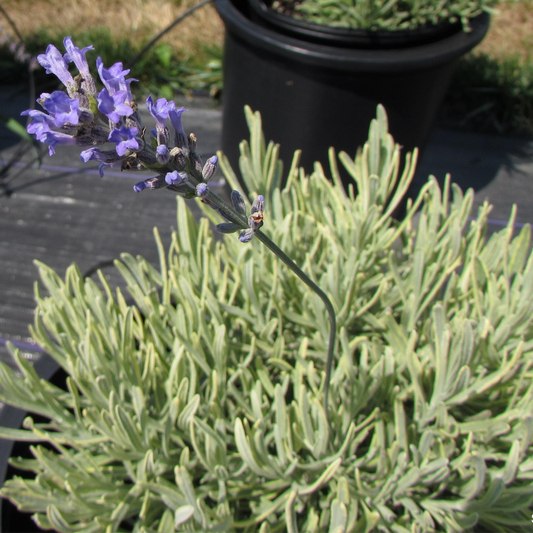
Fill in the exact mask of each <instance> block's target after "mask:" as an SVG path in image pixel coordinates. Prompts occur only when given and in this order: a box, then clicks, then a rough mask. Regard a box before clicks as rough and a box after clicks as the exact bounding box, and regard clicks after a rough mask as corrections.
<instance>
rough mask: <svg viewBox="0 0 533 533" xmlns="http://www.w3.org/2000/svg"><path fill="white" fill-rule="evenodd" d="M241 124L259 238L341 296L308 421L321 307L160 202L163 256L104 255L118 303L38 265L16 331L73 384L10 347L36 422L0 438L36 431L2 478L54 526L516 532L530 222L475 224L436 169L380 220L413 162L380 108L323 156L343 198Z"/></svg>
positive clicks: (525, 464)
mask: <svg viewBox="0 0 533 533" xmlns="http://www.w3.org/2000/svg"><path fill="white" fill-rule="evenodd" d="M247 119H248V122H249V125H250V128H251V140H250V143H247V142H243V143H242V144H241V152H242V157H241V165H240V166H241V172H242V174H243V177H244V181H245V184H246V186H247V188H248V189H249V192H250V197H252V198H253V197H255V196H256V194H257V193H259V192H261V193H263V194H264V195H265V205H266V206H269V209H268V211H266V212H265V217H267V222H268V223H267V227H268V230H269V231H270V232H271V233H272V238H273V240H274V241H277V242H279V243H280V244H281V245H282V247H283V248H284V249H285V250H286V251H287V253H288V254H289V255H290V256H291V257H294V258H295V260H296V261H297V262H299V263H300V264H303V265H305V270H306V271H307V273H308V274H309V275H310V276H311V277H313V278H314V279H316V280H317V282H319V283H320V286H321V287H323V288H324V289H325V290H326V292H327V293H328V294H329V295H330V296H331V298H332V301H333V303H334V305H335V307H336V309H337V315H338V325H339V339H340V341H339V345H338V351H337V355H338V357H337V359H336V361H335V367H334V368H335V370H334V373H333V378H332V388H331V390H332V394H331V397H330V403H329V412H328V414H327V416H326V413H325V412H324V411H323V407H322V397H321V391H322V388H323V374H324V362H325V353H326V344H327V334H328V329H327V318H326V315H325V312H324V310H323V306H322V305H321V302H320V300H319V299H318V298H317V297H316V296H315V295H314V294H313V293H311V292H310V291H309V290H308V289H306V287H305V286H304V285H303V284H301V283H300V282H299V281H298V280H297V279H295V277H294V276H292V275H291V273H290V272H288V271H287V270H286V269H285V268H283V265H282V264H281V263H280V262H279V260H278V259H277V258H276V257H275V256H273V255H272V254H270V253H269V252H268V251H267V250H265V248H264V247H263V246H262V245H261V243H258V242H255V240H254V241H252V244H251V245H250V246H246V247H243V246H242V244H241V243H239V242H238V241H237V240H236V239H234V238H232V236H231V235H230V236H228V237H225V238H224V240H223V241H215V240H214V239H213V237H212V233H211V231H210V230H209V227H208V226H209V225H208V222H207V219H203V220H201V221H200V223H199V224H197V223H196V222H195V221H194V218H193V217H192V215H191V213H190V212H189V211H188V210H187V207H186V205H185V202H184V200H183V199H182V198H178V224H177V227H178V232H177V233H176V234H174V236H173V238H172V242H171V244H170V249H169V251H168V254H167V253H165V251H164V249H163V245H162V244H161V242H160V240H159V238H158V236H157V232H156V240H157V243H158V247H159V256H160V265H159V267H158V268H155V267H153V266H152V265H150V264H148V263H147V262H146V261H145V260H143V259H142V258H140V257H138V258H134V257H132V256H130V255H123V256H122V258H121V261H117V263H116V266H117V268H118V269H119V271H120V273H121V274H122V276H123V277H124V280H125V282H126V284H127V287H128V292H129V293H130V295H131V297H132V298H133V300H134V304H133V305H128V304H127V303H126V296H125V295H123V294H122V292H121V291H120V290H119V289H116V290H115V291H113V290H112V289H111V288H110V287H109V286H108V284H107V282H106V280H105V278H104V276H103V275H100V281H99V284H97V283H95V282H94V281H92V280H90V279H87V280H83V279H82V278H81V276H80V273H79V270H78V269H77V267H75V266H72V267H70V268H69V269H68V271H67V273H66V277H65V280H63V279H61V278H60V277H59V276H58V275H57V274H55V273H54V272H53V271H52V270H51V269H49V268H48V267H46V266H44V265H42V264H41V265H39V270H40V275H41V280H42V284H43V285H44V288H45V289H46V291H47V294H48V296H46V297H45V296H43V295H41V293H40V290H39V289H37V290H36V295H37V301H38V312H37V314H36V320H35V325H34V327H33V334H34V336H35V338H36V340H37V341H38V342H39V343H40V345H42V346H43V347H44V348H45V349H46V350H47V351H48V352H49V353H50V354H51V355H52V356H53V357H54V358H55V359H56V360H57V361H58V362H59V363H60V365H61V366H62V367H63V368H64V369H65V370H66V371H67V372H68V374H69V375H70V377H69V379H68V383H67V385H68V390H67V391H63V390H60V389H57V388H56V387H54V386H53V385H51V384H49V383H47V382H44V381H41V380H39V379H38V377H37V376H36V374H35V372H34V371H33V370H32V368H31V366H30V365H29V363H28V362H27V361H25V360H24V358H22V357H21V356H20V354H18V353H17V351H16V350H14V349H13V353H14V356H15V359H16V361H17V363H18V365H19V368H20V370H21V372H22V376H18V375H17V374H16V373H15V372H13V371H12V370H10V369H9V368H8V367H7V366H6V365H2V366H1V367H0V384H1V387H2V392H1V394H0V396H1V399H2V401H7V402H9V403H11V404H15V405H18V406H20V407H22V408H23V409H27V410H30V411H32V412H35V413H39V414H41V415H44V416H45V417H48V418H50V420H51V421H50V423H48V424H37V423H34V422H33V421H32V419H31V418H27V419H26V421H25V428H26V429H25V430H8V429H6V428H4V429H2V430H1V431H0V435H1V436H4V437H7V438H23V439H28V440H30V439H31V440H36V439H37V440H39V439H40V440H42V441H44V442H51V443H52V444H53V445H54V447H55V451H50V450H47V449H44V448H43V447H41V446H36V447H34V448H33V451H34V455H35V459H33V460H23V459H17V460H15V461H14V463H15V464H16V465H18V466H21V467H24V468H26V469H29V470H32V471H34V472H36V473H37V474H38V475H37V478H36V479H35V480H34V481H31V480H22V479H18V478H15V479H13V480H11V481H8V482H7V483H6V484H5V486H4V488H3V489H2V491H1V493H2V495H3V496H5V497H8V498H10V499H11V500H13V501H14V502H15V503H17V505H19V506H20V507H21V508H23V509H26V510H30V511H32V512H34V513H36V520H37V522H38V523H39V524H40V525H42V526H43V527H45V528H53V529H55V530H56V531H59V532H67V531H68V532H70V531H84V532H100V531H101V532H106V533H107V532H108V531H109V532H111V531H117V532H125V531H132V530H133V531H135V532H139V533H140V532H154V531H158V532H168V531H173V530H176V531H190V532H192V531H244V532H251V531H260V532H261V533H266V532H269V531H272V532H274V531H288V532H291V533H293V532H297V531H300V532H306V533H307V532H313V531H316V532H319V531H320V532H321V531H329V532H332V533H333V532H342V531H346V532H348V531H349V532H370V531H380V532H393V533H405V532H431V531H446V532H460V531H469V530H473V531H474V530H476V529H474V528H477V531H491V532H497V531H504V532H517V531H530V528H531V523H530V513H529V511H528V506H530V505H531V504H532V502H533V486H532V481H531V480H532V479H533V460H532V458H531V453H530V450H531V443H532V440H533V418H532V409H533V384H532V382H531V367H532V364H533V358H532V354H533V340H532V338H533V335H532V332H533V329H532V322H533V259H532V258H531V256H530V255H529V247H530V229H529V226H525V227H524V228H523V229H522V230H521V232H520V233H519V235H518V236H517V237H515V238H514V239H512V227H513V226H512V222H513V218H511V221H510V224H509V226H508V227H507V228H505V229H504V230H502V231H501V232H499V233H496V234H494V235H493V236H491V237H490V238H488V237H487V215H488V213H489V211H490V206H489V205H488V204H484V205H483V206H482V207H481V208H480V209H479V211H478V213H477V218H476V220H471V216H472V212H471V210H472V199H473V193H472V191H468V192H466V193H465V194H463V193H462V192H461V191H460V190H459V188H458V187H457V186H455V185H451V186H450V184H449V180H448V181H447V182H446V186H445V187H444V189H443V190H441V189H440V188H439V186H438V184H437V182H436V180H435V179H434V178H430V179H429V181H428V183H427V184H426V185H425V186H424V187H423V189H422V191H421V193H420V196H419V197H418V198H417V199H416V200H415V201H414V202H409V203H408V208H407V215H406V217H405V219H404V220H403V221H402V222H400V223H398V222H395V221H394V220H393V219H391V217H390V213H391V212H392V211H393V210H394V208H395V206H396V205H397V204H398V202H399V201H400V199H401V197H402V195H403V193H404V192H405V190H406V188H407V186H408V184H409V181H410V179H411V177H412V173H413V171H414V160H411V159H410V158H407V161H406V165H405V171H404V173H403V175H401V176H399V174H398V168H399V164H400V152H399V148H398V146H396V145H395V144H394V142H393V140H392V138H391V136H390V135H389V134H388V132H387V121H386V117H385V114H384V111H383V110H382V109H381V108H379V109H378V117H377V119H376V120H375V121H373V123H372V125H371V128H370V138H369V141H368V143H367V144H366V145H365V146H364V148H363V149H362V150H360V151H359V152H358V153H357V156H356V158H355V161H354V160H352V159H351V158H349V156H348V155H346V154H340V159H341V161H342V163H343V164H344V165H345V167H346V169H347V170H348V172H349V173H350V174H351V175H352V176H353V177H354V180H355V183H356V185H357V190H358V195H357V196H355V195H354V191H353V190H351V191H349V192H348V194H345V193H344V191H343V189H342V188H341V187H340V185H339V182H340V179H339V176H338V172H337V170H336V163H335V156H334V153H333V152H331V162H332V177H333V180H334V184H332V183H331V182H329V181H328V180H327V179H326V177H325V174H324V171H323V169H322V168H321V167H320V166H319V165H317V166H316V167H315V170H314V172H313V174H312V176H311V177H310V179H307V178H306V177H305V176H304V175H303V173H302V172H301V171H299V170H298V169H297V160H298V155H296V156H295V160H294V163H293V165H292V167H291V169H290V170H289V173H288V183H287V185H286V187H285V188H283V189H281V190H280V189H279V188H277V187H276V185H278V184H279V183H280V182H281V179H282V176H283V169H282V166H281V163H280V162H279V161H278V160H277V147H275V146H274V145H273V144H272V143H270V144H269V145H268V146H267V145H266V144H265V142H264V139H263V136H262V133H261V121H260V117H259V116H258V115H253V114H252V113H251V111H250V110H247ZM415 158H416V157H415ZM221 168H222V169H223V171H224V173H225V176H226V178H227V179H228V181H229V182H230V184H231V186H232V188H234V189H235V190H238V189H239V185H238V183H237V180H236V179H235V177H234V175H233V173H232V171H231V169H230V168H229V166H228V163H227V161H226V160H225V159H222V161H221ZM395 191H396V192H395ZM391 195H392V200H391V201H387V198H389V197H390V196H391ZM248 207H249V206H248ZM417 210H420V214H419V215H417V218H418V220H417V223H416V224H415V221H414V213H415V212H416V211H417ZM205 212H206V215H207V216H208V217H216V214H214V212H213V211H212V210H211V209H208V208H206V210H205ZM215 222H218V219H217V220H215ZM328 418H329V424H328Z"/></svg>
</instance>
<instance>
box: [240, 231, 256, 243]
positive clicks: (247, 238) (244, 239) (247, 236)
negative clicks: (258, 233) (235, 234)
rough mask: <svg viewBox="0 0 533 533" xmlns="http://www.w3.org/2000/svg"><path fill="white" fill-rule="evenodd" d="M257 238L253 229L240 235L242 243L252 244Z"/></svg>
mask: <svg viewBox="0 0 533 533" xmlns="http://www.w3.org/2000/svg"><path fill="white" fill-rule="evenodd" d="M254 236H255V231H254V230H253V229H245V230H244V231H241V232H240V233H239V240H240V241H241V242H250V241H251V240H252V239H253V238H254Z"/></svg>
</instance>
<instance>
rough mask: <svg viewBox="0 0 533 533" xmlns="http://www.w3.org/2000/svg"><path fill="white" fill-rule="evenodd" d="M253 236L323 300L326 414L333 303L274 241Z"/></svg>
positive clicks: (258, 234) (261, 235) (334, 326)
mask: <svg viewBox="0 0 533 533" xmlns="http://www.w3.org/2000/svg"><path fill="white" fill-rule="evenodd" d="M255 236H256V237H257V238H258V239H259V240H260V241H261V242H262V243H263V244H264V245H265V246H266V247H267V248H268V249H269V250H270V251H271V252H273V253H274V254H276V255H277V256H278V257H279V258H280V259H281V260H282V261H283V262H284V263H285V264H286V265H287V266H288V267H289V268H290V269H291V270H292V271H293V272H294V273H295V274H296V275H297V276H298V277H299V278H300V279H301V280H302V281H303V282H304V283H305V284H306V285H307V286H308V287H309V288H310V289H311V290H313V291H314V292H315V293H316V294H317V295H318V296H319V297H320V299H321V300H322V301H323V302H324V305H325V307H326V311H327V312H328V316H329V341H328V354H327V357H326V381H325V383H324V398H323V406H324V411H325V413H326V417H327V415H328V396H329V382H330V380H331V369H332V366H333V351H334V349H335V335H336V332H337V320H336V315H335V309H333V304H332V303H331V301H330V299H329V298H328V296H327V294H326V293H325V292H324V291H323V290H322V289H321V288H320V287H319V286H318V285H317V284H316V283H315V282H314V281H313V280H312V279H311V278H310V277H309V276H308V275H307V274H306V273H305V272H304V271H303V270H302V269H301V268H300V267H299V266H298V265H297V264H296V263H295V262H294V261H293V260H292V259H291V258H290V257H289V256H288V255H287V254H286V253H285V252H284V251H283V250H282V249H281V248H279V247H278V246H277V245H276V244H275V243H274V242H272V241H271V240H270V239H269V238H268V237H267V236H266V235H265V234H264V233H263V232H262V231H261V230H258V231H257V232H256V234H255Z"/></svg>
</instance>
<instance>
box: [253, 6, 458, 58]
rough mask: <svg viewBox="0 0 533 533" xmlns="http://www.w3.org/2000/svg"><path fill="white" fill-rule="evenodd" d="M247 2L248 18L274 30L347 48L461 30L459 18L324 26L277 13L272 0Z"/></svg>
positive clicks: (419, 40) (412, 41)
mask: <svg viewBox="0 0 533 533" xmlns="http://www.w3.org/2000/svg"><path fill="white" fill-rule="evenodd" d="M248 3H249V5H250V8H251V9H252V12H251V13H252V20H254V14H255V15H256V17H257V18H256V19H255V20H256V21H257V22H259V23H260V24H261V23H264V24H266V25H267V27H270V28H271V29H273V30H274V31H278V30H279V31H280V32H282V33H285V34H286V35H289V36H292V37H295V38H296V39H303V40H305V41H310V42H317V43H319V44H326V45H327V44H328V43H329V44H331V45H332V46H343V47H347V48H364V49H386V48H397V47H402V48H403V47H408V46H415V45H418V44H423V43H427V42H434V41H437V40H439V39H443V38H444V37H448V36H449V35H452V34H453V33H456V32H458V31H461V30H462V24H461V22H460V21H459V20H457V21H456V22H453V23H451V22H449V21H447V20H441V21H439V22H437V23H436V24H426V25H422V26H419V27H417V28H414V29H394V30H388V29H385V28H383V29H377V30H371V29H368V28H350V27H339V26H327V25H325V24H317V23H315V22H309V21H307V20H305V19H299V18H293V17H291V16H290V15H285V14H282V13H278V12H277V11H275V10H274V9H272V3H273V0H248Z"/></svg>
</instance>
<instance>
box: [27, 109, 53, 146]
mask: <svg viewBox="0 0 533 533" xmlns="http://www.w3.org/2000/svg"><path fill="white" fill-rule="evenodd" d="M21 115H23V116H24V115H29V116H30V117H31V118H32V121H31V122H30V123H29V124H28V127H27V128H26V130H27V131H28V133H30V134H31V135H35V137H36V138H37V140H38V141H41V142H43V139H44V137H45V135H44V134H45V133H46V132H47V131H51V128H53V127H54V126H55V121H54V119H53V118H52V117H51V116H50V115H47V114H46V113H43V112H42V111H38V110H37V109H27V110H26V111H23V112H22V113H21Z"/></svg>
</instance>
